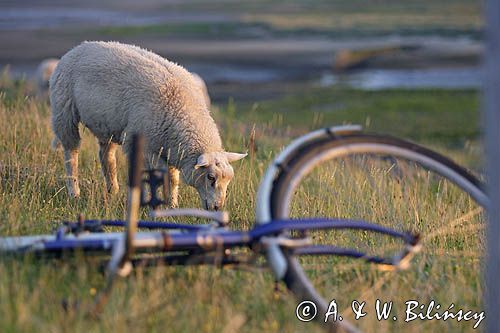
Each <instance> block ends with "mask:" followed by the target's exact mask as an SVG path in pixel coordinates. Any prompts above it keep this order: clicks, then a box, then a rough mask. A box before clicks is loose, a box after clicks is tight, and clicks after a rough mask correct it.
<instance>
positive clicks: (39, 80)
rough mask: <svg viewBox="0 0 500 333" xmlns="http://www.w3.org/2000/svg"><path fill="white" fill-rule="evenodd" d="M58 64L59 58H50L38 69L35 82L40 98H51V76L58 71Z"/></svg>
mask: <svg viewBox="0 0 500 333" xmlns="http://www.w3.org/2000/svg"><path fill="white" fill-rule="evenodd" d="M58 62H59V59H57V58H48V59H45V60H43V61H42V62H41V63H40V64H39V65H38V67H37V68H36V72H35V81H36V92H37V96H38V97H40V98H44V99H46V98H48V97H49V80H50V76H51V75H52V73H53V72H54V70H55V69H56V66H57V63H58Z"/></svg>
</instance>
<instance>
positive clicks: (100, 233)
mask: <svg viewBox="0 0 500 333" xmlns="http://www.w3.org/2000/svg"><path fill="white" fill-rule="evenodd" d="M142 158H143V157H142V140H141V138H134V145H133V149H132V151H131V155H130V159H129V189H128V190H129V192H128V208H127V218H126V220H125V221H122V220H84V219H83V218H80V219H79V220H78V221H73V222H63V223H62V224H61V226H60V227H59V228H58V229H57V230H56V232H55V233H54V234H52V235H32V236H20V237H5V238H0V251H2V252H3V253H11V254H26V253H34V254H36V255H41V256H43V257H45V258H50V257H52V256H55V257H59V256H60V255H62V254H71V253H75V252H79V253H81V252H83V253H84V254H85V255H89V256H91V255H92V256H101V257H102V258H103V260H109V261H108V264H107V269H106V271H107V281H108V282H107V287H106V288H105V290H103V291H101V292H100V293H99V295H98V297H97V299H96V302H95V305H94V306H93V308H92V310H91V311H90V312H91V313H92V314H94V315H98V314H99V313H100V312H101V309H102V307H103V306H104V304H105V303H106V299H107V297H108V295H109V292H110V291H111V289H112V286H113V283H114V281H115V279H116V277H117V276H126V275H128V274H129V273H130V272H131V270H132V268H133V267H134V266H135V265H138V264H140V265H155V264H158V263H162V264H168V265H192V264H213V265H219V266H223V265H239V264H252V263H254V262H255V257H257V256H256V255H259V254H262V255H265V256H266V258H267V262H268V264H269V266H270V268H271V270H272V272H273V274H274V276H275V277H276V280H277V281H283V282H284V283H285V284H286V286H287V287H288V288H289V289H290V290H291V291H292V292H293V293H294V294H295V295H296V296H297V297H298V298H299V299H300V300H304V299H308V300H312V301H314V302H315V303H316V305H317V306H318V310H319V312H322V313H326V311H327V308H328V299H327V297H326V296H325V294H327V293H326V292H325V290H328V289H329V288H332V284H331V281H329V280H330V279H328V276H331V273H332V270H333V271H334V268H335V267H339V265H341V264H342V262H341V261H339V258H351V260H352V259H360V260H362V261H365V262H369V263H372V264H376V265H378V266H379V267H381V268H383V269H390V270H398V269H404V268H406V267H408V264H409V260H410V259H411V258H412V256H413V255H414V254H415V253H416V252H418V250H419V249H420V247H421V236H419V233H416V232H406V231H400V230H409V229H413V230H414V231H420V230H419V226H418V222H419V221H417V224H414V223H413V224H412V221H410V220H411V218H410V219H409V218H408V215H410V216H411V215H412V214H407V215H406V217H403V218H401V219H400V220H397V219H395V218H394V217H393V215H394V216H399V217H401V216H405V213H404V212H399V211H398V207H397V206H398V205H399V206H402V205H401V203H402V202H406V201H407V200H408V202H413V201H415V202H414V203H412V205H414V206H415V210H416V211H417V210H418V207H417V201H418V198H417V197H415V196H413V194H412V191H413V192H414V191H416V189H417V188H418V189H419V190H421V191H422V193H425V195H429V193H431V196H432V198H433V199H432V202H431V203H430V204H434V205H436V206H435V207H439V206H440V203H439V202H438V201H439V200H444V201H446V200H452V201H453V200H458V199H457V198H458V197H460V200H465V201H463V202H461V203H460V204H462V203H467V205H471V204H472V203H473V202H476V203H477V205H478V206H484V205H486V203H487V196H486V195H485V193H484V191H483V187H482V185H481V182H480V181H479V180H478V179H477V177H475V176H474V175H473V174H472V173H471V172H469V171H468V170H466V169H464V168H462V167H460V166H459V165H458V164H456V163H454V162H453V161H451V160H450V159H448V158H446V157H444V156H442V155H440V154H438V153H436V152H434V151H431V150H429V149H427V148H424V147H422V146H419V145H417V144H414V143H411V142H408V141H404V140H400V139H396V138H393V137H389V136H382V135H375V134H366V133H363V132H362V131H361V128H360V127H359V126H342V127H332V128H325V129H321V130H317V131H315V132H312V133H309V134H307V135H305V136H303V137H300V138H298V139H296V140H295V141H293V142H292V143H291V144H290V145H289V146H287V147H286V148H285V149H284V150H283V152H282V153H281V154H280V155H279V156H278V157H277V158H276V159H275V160H274V161H273V162H272V164H271V166H270V167H269V168H268V169H267V171H266V173H265V175H264V178H263V180H262V182H261V185H260V187H259V190H258V194H257V207H256V222H257V223H256V225H255V226H254V227H253V228H252V229H250V230H248V231H234V230H230V229H229V217H228V214H227V212H223V211H222V212H221V211H218V212H212V211H204V210H197V209H170V210H161V209H159V207H161V205H162V204H164V203H165V200H164V199H163V198H167V197H168V190H169V189H168V184H169V182H168V179H167V177H168V173H167V172H165V171H162V170H148V171H143V169H142V165H143V160H142ZM388 179H390V181H389V180H388ZM395 184H396V185H395ZM448 184H452V185H453V186H454V188H455V190H454V191H452V190H450V191H448V190H447V191H446V193H444V194H443V188H444V187H445V186H446V187H448ZM327 185H328V186H327ZM344 192H346V193H344ZM383 194H385V195H386V196H387V198H388V199H387V200H386V199H384V200H386V202H383V203H381V202H380V200H381V199H380V198H382V197H383ZM399 196H401V198H400V197H399ZM440 196H449V197H446V198H443V197H440ZM463 198H465V199H463ZM365 201H366V202H367V203H368V204H367V206H369V209H357V210H356V209H353V207H354V206H361V203H362V202H365ZM370 202H371V206H370ZM391 202H395V204H391ZM375 203H377V204H375ZM398 203H399V204H398ZM344 205H345V207H344ZM426 205H429V203H428V202H427V201H426ZM141 206H144V207H149V208H150V217H151V218H161V217H176V216H195V217H199V218H205V219H208V220H209V221H210V223H208V224H201V225H193V224H179V223H167V222H161V221H157V220H156V221H155V220H149V221H141V220H139V219H138V216H139V211H140V207H141ZM339 206H340V207H341V208H339ZM342 207H344V208H345V209H344V208H342ZM377 207H379V208H377ZM380 207H382V209H380ZM354 208H356V207H354ZM358 208H359V207H358ZM429 208H431V209H432V207H429V206H426V209H429ZM342 209H344V210H342ZM406 210H408V209H407V208H406ZM354 211H356V212H358V213H359V212H360V211H362V213H361V216H359V218H358V216H355V215H356V214H354V213H353V212H354ZM396 212H397V213H398V214H392V213H396ZM363 214H364V215H363ZM353 216H355V217H353ZM374 220H375V222H376V223H370V222H367V221H374ZM108 226H111V227H117V228H123V229H124V231H123V232H104V227H108ZM138 229H141V231H137V230H138ZM439 230H440V229H439V227H437V226H436V229H435V230H434V231H435V232H439ZM341 232H351V233H352V235H351V236H349V237H347V238H346V237H345V236H339V235H340V233H341ZM373 235H374V236H373ZM422 235H423V236H422V237H425V235H424V234H422ZM372 236H373V237H372ZM371 237H372V238H371ZM381 239H384V240H385V241H386V242H387V239H389V241H388V242H389V244H390V246H389V247H388V248H390V249H393V250H392V251H389V252H388V251H387V249H388V248H384V250H383V251H380V252H382V253H381V254H377V250H380V249H381V247H380V245H379V243H377V242H378V241H379V240H381ZM339 243H346V246H341V244H339ZM234 248H248V249H250V250H251V251H247V252H246V253H251V254H250V255H244V254H241V253H240V254H238V255H237V254H235V253H233V251H232V250H233V249H234ZM325 281H326V282H325ZM320 319H321V318H320ZM320 322H321V324H322V325H325V326H326V327H328V328H329V329H332V330H336V329H344V330H346V331H356V328H355V327H354V326H353V325H351V324H350V323H349V321H347V320H344V321H337V322H333V321H327V322H326V323H325V322H324V321H322V320H321V321H320Z"/></svg>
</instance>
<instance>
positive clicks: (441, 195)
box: [0, 78, 484, 332]
mask: <svg viewBox="0 0 500 333" xmlns="http://www.w3.org/2000/svg"><path fill="white" fill-rule="evenodd" d="M28 90H29V89H28V88H27V87H26V85H25V84H23V83H13V82H11V81H9V80H7V79H5V78H4V79H2V80H1V81H0V91H1V93H0V133H1V135H0V221H1V223H0V234H2V235H23V234H33V233H48V232H51V231H53V229H54V228H55V227H56V225H57V223H56V221H61V220H72V219H75V218H76V216H77V214H78V213H83V214H84V215H85V216H86V217H89V218H90V217H92V218H123V217H124V215H125V197H126V195H125V192H124V189H123V188H124V185H125V179H126V176H125V172H126V167H125V165H126V163H125V159H124V157H123V156H122V155H121V154H120V156H119V161H118V163H119V171H120V174H119V181H120V185H121V186H122V189H121V191H120V194H119V195H118V196H116V197H108V196H107V195H105V193H104V182H103V179H102V177H101V175H100V167H99V163H98V157H97V144H96V142H95V139H94V138H93V137H92V135H91V134H90V133H89V132H88V131H84V133H83V142H82V150H81V155H80V158H81V160H80V172H81V187H82V197H81V198H80V199H79V200H78V201H72V200H70V199H68V197H67V195H66V191H65V188H64V174H63V159H62V154H61V152H53V151H51V150H50V149H49V146H50V141H51V138H52V134H51V130H50V120H49V119H50V110H49V107H48V106H47V104H46V103H43V102H39V101H36V100H34V99H33V98H31V97H28V98H26V97H25V94H26V92H27V91H28ZM477 109H478V94H477V93H476V92H473V91H444V90H422V91H398V90H393V91H381V92H361V91H355V90H345V89H316V90H311V91H307V92H304V93H302V94H300V95H296V96H289V97H285V98H282V99H279V100H275V101H266V102H262V103H260V104H255V105H245V104H235V103H234V102H229V103H228V104H227V105H223V106H220V107H219V108H218V109H217V110H215V111H214V115H215V117H216V120H217V123H218V124H219V126H220V128H221V134H222V137H223V140H224V143H225V147H226V148H227V149H228V150H234V151H242V150H245V149H247V148H246V147H247V145H248V142H249V136H250V132H251V131H252V128H253V127H254V126H255V132H256V135H255V137H256V147H257V151H256V152H255V154H254V156H253V157H251V158H247V159H246V160H243V161H241V162H238V163H237V164H236V165H235V173H236V176H235V178H234V180H233V182H232V183H231V184H230V186H229V197H228V202H227V210H228V211H229V212H230V213H231V216H232V220H233V222H232V224H231V228H233V229H249V228H251V226H252V224H253V222H252V221H253V220H254V208H255V194H256V191H257V188H258V185H259V181H260V179H261V178H262V175H263V173H264V171H265V168H266V166H267V165H268V164H269V162H270V161H271V159H272V158H273V157H274V156H275V155H276V154H277V153H278V152H279V151H280V150H281V149H282V147H283V146H285V145H286V144H287V143H289V142H290V140H291V139H292V138H293V137H295V136H298V135H300V134H302V133H305V132H307V131H309V130H311V129H313V128H318V127H321V126H327V125H328V126H329V125H338V124H342V123H361V124H365V125H367V128H368V129H369V130H370V131H382V132H385V133H390V134H394V135H398V136H403V137H406V138H410V139H413V140H416V141H418V142H422V143H426V144H431V145H432V146H433V147H435V148H437V149H439V150H440V151H442V152H445V153H446V154H448V155H451V156H453V157H454V158H455V159H457V160H459V161H461V162H463V163H465V164H466V165H470V166H474V167H477V166H478V162H477V159H478V157H480V156H481V152H480V149H479V148H478V147H479V144H478V134H479V129H478V120H477V119H478V113H477ZM373 170H375V171H376V170H379V169H375V168H374V169H373ZM347 171H349V172H347ZM329 172H330V171H328V172H327V171H321V170H319V176H318V177H319V178H312V180H311V182H305V183H304V186H303V187H302V189H301V190H300V191H299V192H298V193H299V194H298V196H299V198H302V199H301V200H299V201H298V206H294V207H295V208H294V209H295V210H294V214H297V215H303V214H318V212H327V211H328V212H334V213H335V214H337V215H338V216H360V217H365V218H368V219H370V220H373V221H375V222H378V223H382V224H388V225H392V226H395V227H400V228H406V227H411V228H414V229H416V230H419V231H421V232H422V233H423V235H424V237H425V235H432V234H435V237H433V238H432V239H429V242H428V243H426V245H427V248H426V249H427V250H424V252H423V254H421V255H419V256H417V258H416V260H415V262H414V265H412V266H411V267H410V269H409V270H408V271H405V272H400V273H387V272H380V271H378V270H376V269H375V267H374V266H371V265H367V264H363V263H359V262H356V261H346V260H344V259H339V258H319V259H317V260H318V261H314V260H313V261H311V260H309V261H306V262H305V263H306V264H307V266H308V274H310V275H311V277H312V279H313V281H314V283H315V284H317V285H318V286H319V288H321V289H322V290H323V291H325V293H326V294H327V295H328V297H332V298H335V299H336V300H337V302H338V303H339V304H340V305H341V306H340V308H341V309H345V308H348V307H349V304H350V302H351V301H352V300H353V299H358V300H367V301H368V303H370V302H373V300H374V299H376V298H381V299H383V300H394V301H395V302H396V303H397V304H398V306H397V309H398V315H400V316H402V315H403V313H402V312H403V310H404V305H402V302H404V300H407V299H412V298H413V299H417V300H419V301H421V302H425V301H428V300H429V299H430V298H432V297H436V299H437V300H439V301H440V302H442V304H443V306H448V305H449V304H450V303H452V302H454V303H455V304H457V305H459V306H460V307H462V308H466V309H468V308H471V309H474V310H479V309H480V308H481V307H482V305H481V286H482V281H481V275H480V273H479V272H480V271H481V269H482V264H481V258H482V253H483V252H482V251H483V249H482V244H483V239H484V238H483V237H484V235H483V232H482V223H481V220H482V218H481V216H480V215H479V216H476V215H474V216H472V217H468V218H465V219H464V221H463V222H460V223H457V226H455V227H453V226H450V221H452V220H454V219H456V218H458V217H461V216H463V215H464V214H467V213H468V212H470V211H471V210H473V209H474V208H475V207H474V204H473V203H472V202H471V201H470V199H468V198H467V197H464V196H462V195H460V193H458V192H457V191H456V189H455V190H454V189H453V188H449V187H448V186H447V185H446V184H444V183H435V182H434V180H433V179H429V178H426V175H425V174H424V175H419V177H420V178H417V180H416V182H415V183H413V184H409V185H407V186H406V187H404V186H403V185H401V184H399V185H395V184H392V185H390V184H388V183H384V182H383V181H380V179H381V178H378V177H375V176H374V177H373V179H371V178H365V180H363V178H361V176H357V175H355V174H354V172H353V171H351V169H338V171H337V172H336V173H334V174H332V173H329ZM374 174H375V175H376V172H375V173H374ZM334 175H335V177H333V176H334ZM370 177H371V176H370ZM318 179H319V180H321V179H323V180H324V181H321V182H320V184H319V185H320V186H319V185H318V183H316V182H317V181H318ZM370 179H371V180H370ZM328 184H329V185H328ZM370 184H371V186H370ZM327 185H328V186H329V188H335V189H336V191H335V192H332V193H333V195H332V196H325V192H326V191H324V189H326V188H322V187H321V186H327ZM382 190H383V191H382ZM326 193H330V192H326ZM382 194H384V195H382ZM180 199H181V200H180V204H181V206H186V207H187V206H194V207H198V206H199V203H198V198H197V195H196V193H195V191H194V190H192V189H190V188H186V187H185V186H184V187H182V188H181V198H180ZM398 216H399V217H401V216H402V217H405V219H404V220H397V221H394V220H392V219H393V218H395V217H398ZM183 221H184V220H183ZM187 222H190V223H197V221H194V220H187ZM314 236H315V239H316V240H318V241H320V242H326V241H332V242H333V241H334V242H335V243H336V244H340V245H347V246H354V245H355V246H362V247H365V248H367V249H369V250H376V251H382V252H385V251H388V250H389V249H394V246H395V245H396V244H395V243H393V242H390V241H389V242H388V241H387V240H384V239H380V238H377V237H371V236H370V235H368V234H364V233H363V234H359V233H358V234H356V233H351V234H349V233H348V234H339V233H325V234H315V235H314ZM380 244H382V245H380ZM315 260H316V259H315ZM0 272H1V274H0V313H1V315H2V316H1V317H2V320H0V331H2V332H32V331H35V330H36V331H41V332H47V331H49V332H66V331H72V332H107V331H111V330H116V331H121V330H127V331H137V332H159V331H164V330H165V328H168V329H169V330H170V331H174V332H188V331H197V332H198V331H200V332H235V331H241V332H257V331H263V332H304V331H319V328H318V327H317V326H315V325H314V324H310V323H309V324H307V323H306V324H301V323H299V322H298V321H297V320H296V319H295V315H294V313H295V306H296V304H297V301H296V300H295V298H294V297H293V295H291V294H289V293H287V292H285V291H284V289H283V287H282V288H281V289H282V290H281V291H279V292H275V291H274V283H273V277H272V275H271V273H270V272H269V271H267V270H254V271H246V270H233V269H230V268H225V269H219V268H212V267H158V268H153V269H137V270H135V271H134V272H133V273H132V275H131V276H130V277H129V278H127V279H125V280H123V281H120V282H119V283H117V286H116V288H115V289H114V291H113V293H112V295H111V299H110V302H109V304H108V305H107V306H106V308H105V310H104V313H103V315H102V317H101V318H100V319H99V320H91V319H88V318H86V317H85V311H83V310H80V311H77V310H74V309H70V310H69V311H68V312H64V311H63V310H62V307H61V301H62V300H63V299H66V300H67V301H69V302H70V303H75V302H78V303H80V304H81V307H82V308H85V307H86V306H88V305H89V304H91V302H92V300H93V295H94V294H95V291H96V290H99V289H101V288H102V287H103V286H104V284H105V278H104V276H103V275H102V274H100V273H99V272H98V270H97V268H96V266H95V265H94V264H93V263H92V262H91V261H90V260H88V259H85V258H81V257H80V258H76V259H73V260H67V261H56V262H52V261H51V262H40V261H36V260H35V259H34V258H25V259H17V258H2V259H1V260H0ZM367 307H371V308H370V309H372V305H370V304H369V306H367ZM372 311H373V310H372ZM345 313H346V316H347V313H348V312H345ZM356 324H357V325H359V326H361V327H362V328H364V329H365V331H375V330H381V329H382V330H393V331H400V330H403V329H405V330H410V331H422V330H423V329H424V330H429V331H431V330H432V331H449V330H451V331H470V330H471V327H472V324H471V323H470V322H469V323H464V322H461V323H457V322H455V321H447V322H425V323H423V322H420V321H418V322H412V323H410V324H404V323H403V322H402V321H401V320H399V321H398V322H395V323H394V322H392V321H389V322H378V321H376V320H375V318H374V316H373V312H371V314H370V315H369V316H368V317H367V318H366V320H361V321H359V322H357V323H356Z"/></svg>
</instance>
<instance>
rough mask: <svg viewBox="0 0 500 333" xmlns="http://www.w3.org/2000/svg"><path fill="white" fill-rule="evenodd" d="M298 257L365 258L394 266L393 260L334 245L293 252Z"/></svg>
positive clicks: (314, 246) (305, 248)
mask: <svg viewBox="0 0 500 333" xmlns="http://www.w3.org/2000/svg"><path fill="white" fill-rule="evenodd" d="M293 253H294V254H297V255H336V256H343V257H351V258H363V259H365V260H366V261H368V262H373V263H376V264H392V261H391V259H388V258H382V257H378V256H369V255H367V254H366V253H363V252H359V251H356V250H353V249H348V248H343V247H337V246H333V245H312V246H305V247H301V248H298V249H295V250H294V251H293Z"/></svg>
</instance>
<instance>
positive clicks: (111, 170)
mask: <svg viewBox="0 0 500 333" xmlns="http://www.w3.org/2000/svg"><path fill="white" fill-rule="evenodd" d="M117 147H118V145H117V144H116V143H113V142H99V159H100V161H101V168H102V173H103V174H104V179H105V180H106V188H107V190H108V192H109V193H111V194H116V193H118V190H119V188H120V187H119V186H118V178H117V176H116V148H117Z"/></svg>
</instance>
